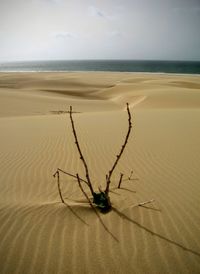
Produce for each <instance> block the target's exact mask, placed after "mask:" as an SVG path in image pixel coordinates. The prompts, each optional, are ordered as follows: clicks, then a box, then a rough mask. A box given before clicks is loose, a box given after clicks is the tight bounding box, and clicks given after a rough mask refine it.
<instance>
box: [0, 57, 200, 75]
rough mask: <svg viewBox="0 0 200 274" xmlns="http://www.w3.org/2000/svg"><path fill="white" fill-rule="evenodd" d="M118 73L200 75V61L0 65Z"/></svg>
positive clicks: (21, 69) (28, 69) (12, 68)
mask: <svg viewBox="0 0 200 274" xmlns="http://www.w3.org/2000/svg"><path fill="white" fill-rule="evenodd" d="M42 71H43V72H45V71H52V72H53V71H54V72H57V71H66V72H67V71H68V72H69V71H113V72H114V71H116V72H117V71H119V72H149V73H151V72H153V73H178V74H183V73H185V74H200V61H153V60H152V61H150V60H148V61H146V60H73V61H71V60H68V61H67V60H58V61H26V62H7V63H0V72H42Z"/></svg>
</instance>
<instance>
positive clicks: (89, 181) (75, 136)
mask: <svg viewBox="0 0 200 274" xmlns="http://www.w3.org/2000/svg"><path fill="white" fill-rule="evenodd" d="M69 116H70V120H71V125H72V132H73V135H74V139H75V144H76V147H77V149H78V152H79V155H80V159H81V160H82V162H83V165H84V168H85V176H86V179H87V182H88V186H89V188H90V191H91V193H92V196H93V194H94V190H93V188H92V183H91V180H90V176H89V170H88V166H87V164H86V161H85V158H84V157H83V154H82V151H81V148H80V145H79V142H78V138H77V134H76V129H75V126H74V121H73V118H72V106H70V111H69Z"/></svg>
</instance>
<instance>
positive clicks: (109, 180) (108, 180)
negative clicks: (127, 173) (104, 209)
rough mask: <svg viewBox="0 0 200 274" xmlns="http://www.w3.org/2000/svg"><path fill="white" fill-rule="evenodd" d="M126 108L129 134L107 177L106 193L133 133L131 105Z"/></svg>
mask: <svg viewBox="0 0 200 274" xmlns="http://www.w3.org/2000/svg"><path fill="white" fill-rule="evenodd" d="M126 106H127V113H128V132H127V134H126V137H125V141H124V144H123V145H122V147H121V150H120V153H119V154H118V155H117V158H116V160H115V162H114V164H113V166H112V168H111V170H110V171H109V172H108V177H107V182H106V190H105V192H106V193H108V192H109V186H110V182H111V176H112V174H113V171H114V170H115V168H116V166H117V164H118V161H119V159H120V158H121V156H122V153H123V152H124V149H125V147H126V145H127V143H128V138H129V135H130V132H131V128H132V123H131V113H130V110H129V104H128V103H127V104H126Z"/></svg>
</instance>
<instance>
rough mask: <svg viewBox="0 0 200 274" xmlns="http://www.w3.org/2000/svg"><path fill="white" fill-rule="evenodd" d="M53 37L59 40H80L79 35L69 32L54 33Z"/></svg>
mask: <svg viewBox="0 0 200 274" xmlns="http://www.w3.org/2000/svg"><path fill="white" fill-rule="evenodd" d="M53 37H55V38H58V39H77V38H78V36H77V34H75V33H72V32H68V31H60V32H54V33H53Z"/></svg>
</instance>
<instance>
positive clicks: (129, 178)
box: [128, 170, 133, 181]
mask: <svg viewBox="0 0 200 274" xmlns="http://www.w3.org/2000/svg"><path fill="white" fill-rule="evenodd" d="M132 175H133V170H131V173H130V176H129V177H128V180H129V181H130V180H131V177H132Z"/></svg>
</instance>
